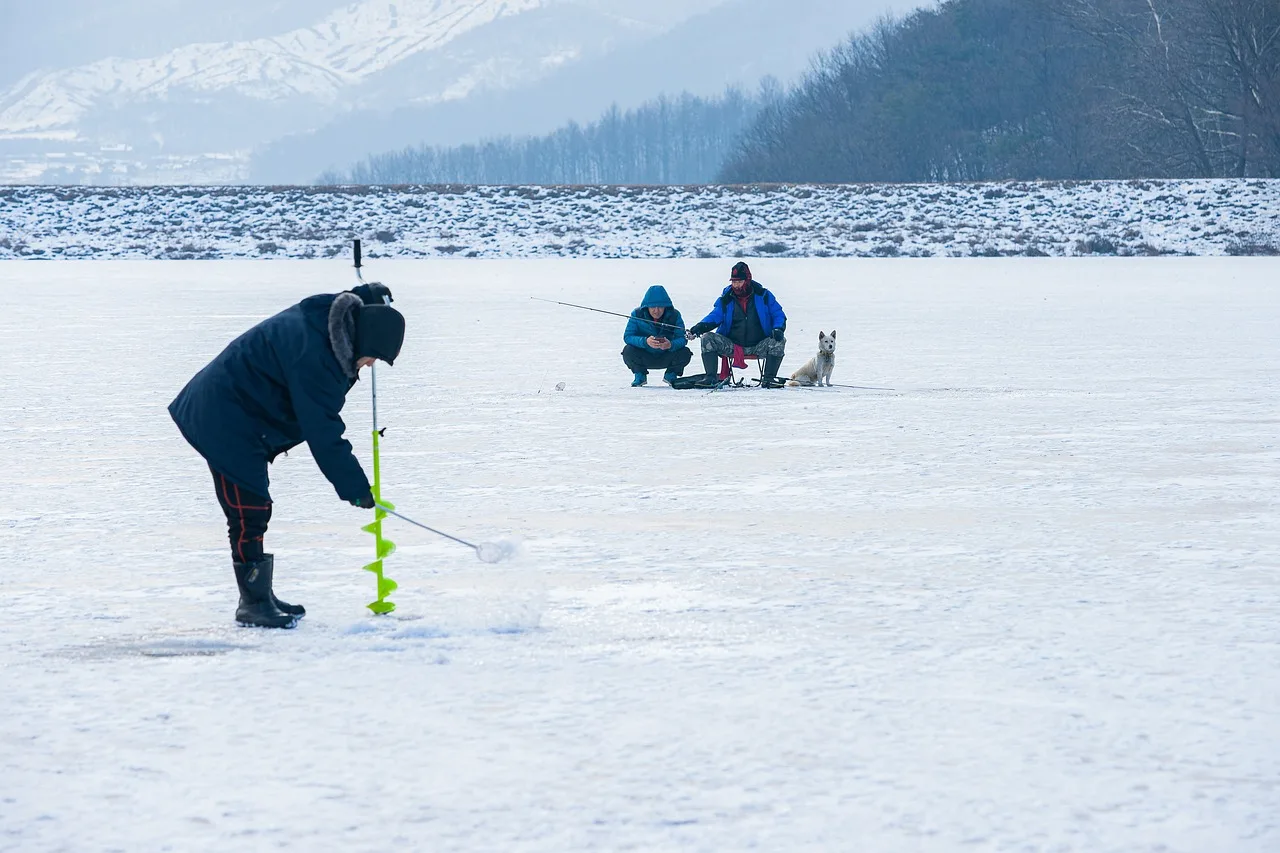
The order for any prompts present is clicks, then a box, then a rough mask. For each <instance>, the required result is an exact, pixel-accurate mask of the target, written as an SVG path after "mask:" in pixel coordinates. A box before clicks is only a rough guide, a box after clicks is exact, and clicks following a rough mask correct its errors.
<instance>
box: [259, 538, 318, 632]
mask: <svg viewBox="0 0 1280 853" xmlns="http://www.w3.org/2000/svg"><path fill="white" fill-rule="evenodd" d="M262 559H264V560H266V561H267V562H269V563H270V564H271V577H272V583H273V584H274V583H275V575H276V555H275V554H263V555H262ZM271 601H272V602H274V603H275V606H276V610H279V611H280V612H281V613H287V614H289V615H290V616H297V617H298V618H299V619H301V618H302V617H303V616H306V615H307V608H305V607H303V606H302V605H301V604H290V603H289V602H287V601H281V600H280V599H278V598H276V591H275V590H274V589H273V590H271Z"/></svg>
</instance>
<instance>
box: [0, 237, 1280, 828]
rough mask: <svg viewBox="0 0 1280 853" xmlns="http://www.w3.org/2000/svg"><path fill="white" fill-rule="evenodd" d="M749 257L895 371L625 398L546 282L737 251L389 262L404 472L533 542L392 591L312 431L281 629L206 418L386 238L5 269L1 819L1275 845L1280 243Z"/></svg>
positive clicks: (483, 536) (419, 499)
mask: <svg viewBox="0 0 1280 853" xmlns="http://www.w3.org/2000/svg"><path fill="white" fill-rule="evenodd" d="M752 267H753V270H754V272H755V273H756V278H757V279H759V280H760V281H762V282H763V283H764V284H765V285H766V286H768V287H770V288H771V289H773V291H774V292H775V294H776V295H777V297H778V299H779V301H780V302H781V303H782V305H783V306H784V308H785V309H786V311H787V313H788V314H789V315H790V318H791V320H790V325H789V330H788V336H789V340H790V343H789V348H788V356H787V359H786V362H785V364H784V372H788V373H789V372H790V371H791V370H794V369H796V368H797V367H799V366H800V364H801V363H803V361H805V360H806V359H808V358H809V357H810V356H811V355H813V353H814V352H815V351H816V339H817V335H818V332H819V330H824V331H830V330H831V329H832V328H833V327H834V328H836V329H838V331H839V343H840V348H839V350H838V352H837V363H836V369H835V374H834V377H833V378H834V381H835V382H838V383H845V384H853V385H882V386H889V387H892V388H893V389H894V390H893V391H858V390H853V389H847V388H835V389H821V390H817V389H786V390H780V391H759V390H740V391H731V392H717V393H713V394H707V393H704V392H691V391H685V392H677V391H672V390H670V389H668V388H666V387H662V386H660V385H659V386H657V387H649V388H644V389H631V388H629V387H627V386H628V382H629V380H630V376H629V374H628V373H627V371H626V370H625V369H624V368H623V366H622V364H621V359H620V357H619V355H618V353H619V351H620V350H621V347H622V341H621V334H622V327H623V324H624V322H625V321H623V320H622V319H618V318H610V317H606V316H602V315H596V314H590V313H587V312H582V311H575V310H572V309H569V308H562V307H559V306H555V305H549V304H546V303H541V302H534V301H532V300H530V299H529V297H530V296H539V297H545V298H550V299H558V300H563V301H568V302H576V303H580V304H585V305H594V306H598V307H600V308H604V309H607V310H613V311H619V312H621V313H627V312H629V311H630V310H631V308H632V307H634V306H635V305H636V304H637V303H638V302H639V299H640V297H641V295H642V294H643V292H644V289H645V288H646V287H647V286H648V285H649V284H652V283H662V284H664V285H665V286H666V287H667V289H668V290H669V291H670V293H671V295H672V297H673V299H674V300H675V302H676V305H677V307H679V308H680V309H681V310H682V312H683V313H684V315H685V317H686V319H687V320H688V321H689V322H691V323H692V322H694V321H696V320H697V319H700V318H701V316H702V315H703V314H704V313H705V312H706V311H707V309H708V308H709V307H710V304H711V300H712V298H713V297H714V295H715V294H717V293H718V292H719V289H720V288H721V287H722V286H723V279H724V278H725V277H726V274H727V271H728V262H727V261H719V260H712V261H702V260H678V261H585V260H578V261H574V260H542V261H461V260H456V261H410V260H400V261H391V260H380V261H375V262H371V264H370V266H369V267H368V268H367V272H368V273H369V274H370V278H378V279H381V280H383V281H384V282H386V283H388V284H389V285H391V287H392V288H393V289H394V291H395V293H396V296H397V307H399V308H400V309H401V310H402V311H403V312H404V313H405V314H406V316H407V317H408V323H409V334H408V338H407V341H406V344H405V347H404V351H403V354H402V356H401V358H400V359H399V360H398V363H397V364H396V366H395V367H394V368H387V367H383V368H381V369H379V371H378V389H379V413H380V421H381V424H380V425H382V426H386V427H388V431H387V436H386V439H385V442H384V444H383V477H384V483H385V494H386V496H387V497H388V498H389V499H390V500H392V501H394V502H395V503H396V504H397V505H398V507H399V508H400V509H401V511H403V512H404V513H405V514H407V515H409V516H410V517H412V518H415V519H418V520H420V521H423V522H425V523H427V524H430V525H432V526H434V527H438V528H440V529H443V530H446V531H449V532H451V533H454V534H457V535H460V536H462V537H464V538H468V539H471V540H472V541H486V540H494V539H499V538H503V537H508V536H520V537H523V548H522V553H521V555H520V556H519V557H518V558H516V559H514V560H511V561H507V562H503V563H499V564H496V565H487V564H484V563H481V562H479V561H478V560H476V559H475V556H474V554H472V553H471V552H470V551H468V550H467V549H465V548H461V547H459V546H457V545H455V544H452V543H450V542H447V541H445V540H442V539H438V538H435V537H432V536H431V535H430V534H428V533H425V532H424V531H421V530H418V529H416V528H413V527H409V526H407V525H405V524H403V523H401V522H398V521H397V520H396V519H388V520H387V522H386V530H387V532H388V534H389V535H390V537H391V538H392V539H394V540H396V541H397V542H398V543H399V545H400V550H399V551H398V552H397V553H396V554H395V555H394V556H392V557H390V558H388V560H387V561H386V571H387V574H388V575H389V576H390V577H392V578H395V579H396V580H397V581H398V582H399V583H400V589H399V590H398V591H397V593H396V594H395V595H394V596H393V597H392V598H393V600H395V601H396V602H397V604H398V609H397V610H396V612H395V614H394V615H393V616H391V617H375V616H373V615H371V614H370V613H369V612H368V611H367V610H365V608H364V605H365V604H366V603H367V602H368V601H371V600H372V599H373V597H374V594H373V579H372V577H371V576H370V575H368V574H367V573H364V572H361V571H360V566H361V565H363V564H364V563H365V562H368V561H369V560H370V559H371V558H372V554H371V551H372V539H371V537H369V536H367V535H366V534H363V533H361V532H360V530H359V528H360V525H361V524H362V523H364V522H366V521H368V520H369V514H368V513H365V512H362V511H360V510H356V509H354V508H352V507H350V506H347V505H345V504H343V503H341V502H339V501H338V499H337V498H336V496H335V495H334V493H333V490H332V488H331V487H330V486H329V485H328V484H327V483H326V482H325V481H324V479H323V478H322V476H321V475H320V473H319V471H318V470H317V469H316V468H315V466H314V464H313V463H312V461H311V460H310V459H309V458H308V455H307V452H306V450H305V448H301V449H299V450H298V451H295V452H294V453H292V454H291V455H290V456H288V457H282V458H281V459H280V460H278V461H277V463H276V464H275V465H274V466H273V468H272V488H273V493H274V497H275V499H276V502H277V503H276V513H275V518H274V521H273V524H272V529H271V532H270V533H269V534H268V540H267V541H268V546H269V548H270V550H272V551H274V553H275V554H276V562H277V584H276V588H277V591H278V592H279V593H280V594H281V595H282V596H283V597H284V598H286V599H287V600H290V601H298V602H301V603H303V604H305V605H306V606H307V608H308V611H309V615H308V616H307V618H306V619H305V620H304V621H303V622H302V623H301V625H300V626H299V627H298V628H297V629H296V630H294V631H288V632H266V631H259V630H252V629H241V628H237V627H236V626H235V625H234V623H233V621H232V615H233V611H234V607H235V586H234V580H233V578H232V573H231V567H230V566H229V565H228V563H229V555H228V554H227V551H226V543H225V533H224V530H225V528H224V527H223V521H222V518H221V513H220V512H219V510H218V507H217V505H216V503H215V501H214V498H213V494H212V482H211V480H210V478H209V475H208V473H207V470H206V469H205V468H204V467H203V464H202V462H201V460H200V459H199V458H198V457H197V456H196V455H195V453H194V452H193V451H192V450H191V449H190V448H189V447H188V446H187V445H186V444H185V443H184V442H183V440H182V438H181V437H180V436H179V434H178V432H177V430H176V429H175V428H174V427H173V425H172V423H171V422H170V420H169V418H168V415H167V413H166V412H165V406H166V405H167V404H168V402H169V400H170V399H171V398H172V397H173V395H174V394H175V393H176V392H177V391H178V390H179V389H180V388H181V387H182V385H183V384H184V383H185V382H186V380H187V379H188V378H189V377H190V376H191V374H193V373H194V372H195V371H196V370H197V369H199V368H200V367H201V366H203V365H204V364H205V363H206V362H207V361H208V360H209V359H210V358H211V357H212V356H214V355H215V354H216V353H217V352H218V351H219V350H220V349H221V347H222V346H223V345H225V344H226V343H227V342H228V341H229V340H230V339H231V338H232V337H234V336H235V335H237V334H239V333H240V332H241V331H243V330H244V329H245V328H247V327H248V326H250V325H252V324H253V323H254V322H256V321H257V320H259V319H261V318H263V317H265V316H268V315H269V314H272V313H274V312H276V311H278V310H280V309H282V308H284V307H286V306H288V305H289V304H291V303H293V302H296V301H297V300H298V299H300V298H302V297H304V296H307V295H310V294H312V293H317V292H324V291H336V290H341V289H343V288H345V287H347V286H348V285H349V284H350V283H351V279H350V270H349V267H347V266H345V262H343V261H341V260H337V259H335V260H332V261H310V262H307V261H274V262H254V261H217V262H198V261H191V262H159V261H156V262H147V261H138V262H111V261H100V262H46V263H37V262H24V261H6V262H3V263H0V303H2V305H3V311H0V355H2V356H3V361H4V363H5V364H6V366H7V367H6V371H5V374H4V376H3V378H0V388H3V394H2V395H0V399H3V411H4V417H3V419H0V471H3V483H4V487H3V490H2V497H0V547H2V549H3V554H4V571H3V573H0V672H2V673H3V675H2V676H0V679H2V681H0V850H21V851H43V850H76V851H85V850H115V849H119V850H163V849H172V850H183V851H189V850H229V849H235V850H260V849H263V850H265V849H297V850H320V849H344V850H385V849H390V848H401V849H419V850H432V851H446V850H458V851H476V850H502V851H568V850H602V851H613V850H645V851H656V850H662V851H665V850H706V851H736V850H744V849H760V850H788V851H790V850H803V851H829V850H867V851H890V853H896V851H903V853H906V851H950V850H959V849H964V850H976V851H985V850H992V851H997V850H998V851H1005V850H1019V851H1022V850H1035V851H1040V850H1044V851H1049V850H1053V851H1068V850H1071V851H1090V853H1097V852H1098V851H1116V853H1121V851H1123V853H1132V851H1157V850H1160V851H1189V853H1190V851H1213V853H1221V852H1222V851H1259V853H1262V851H1275V850H1277V849H1280V523H1278V521H1280V344H1277V340H1280V337H1278V335H1277V330H1278V329H1280V287H1277V285H1276V283H1277V281H1278V280H1280V262H1277V261H1276V260H1272V259H1228V258H1213V259H1187V258H1168V259H1098V260H1089V259H1070V260H1062V259H1026V260H1012V259H1004V260H983V259H974V260H954V259H953V260H944V259H936V260H869V259H863V260H775V261H768V260H756V261H753V262H752ZM695 364H696V359H695ZM657 378H658V377H657V376H656V375H655V376H654V377H653V378H652V380H651V381H654V382H655V383H656V380H657ZM560 383H563V390H556V387H557V385H558V384H560ZM348 400H349V402H348V406H347V409H346V412H345V415H346V420H347V424H348V427H349V429H348V436H349V437H350V438H351V439H352V441H353V443H354V444H355V445H356V450H357V453H358V454H359V456H360V458H361V459H362V461H364V462H365V463H366V465H367V461H368V458H369V439H368V434H369V428H370V419H369V394H368V383H367V381H366V382H362V383H361V384H360V385H358V386H357V387H356V389H354V390H353V391H352V392H351V395H350V396H349V398H348Z"/></svg>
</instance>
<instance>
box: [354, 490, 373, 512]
mask: <svg viewBox="0 0 1280 853" xmlns="http://www.w3.org/2000/svg"><path fill="white" fill-rule="evenodd" d="M351 505H352V506H358V507H360V508H361V509H373V508H374V507H375V506H377V502H376V501H374V499H373V492H369V494H367V495H365V496H364V497H362V498H357V499H356V500H354V501H352V502H351Z"/></svg>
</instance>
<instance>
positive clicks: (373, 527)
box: [354, 240, 399, 614]
mask: <svg viewBox="0 0 1280 853" xmlns="http://www.w3.org/2000/svg"><path fill="white" fill-rule="evenodd" d="M354 252H355V260H356V278H358V279H360V283H361V284H364V276H363V275H361V273H360V241H359V240H356V241H355V246H354ZM383 299H384V300H386V302H387V304H391V300H390V299H387V297H385V296H384V297H383ZM369 385H370V386H371V387H372V389H373V489H372V490H373V500H374V501H375V503H376V504H377V505H378V506H377V507H375V509H374V511H373V522H372V523H371V524H366V525H365V526H364V527H362V528H360V529H361V530H363V531H364V532H365V533H371V534H373V542H374V553H375V554H376V555H377V556H376V558H375V559H374V561H373V562H372V563H370V564H369V565H367V566H365V567H364V570H365V571H366V572H373V576H374V577H376V578H377V579H378V599H377V600H376V601H371V602H369V605H368V606H369V609H370V610H372V611H373V612H374V613H379V614H384V613H390V612H391V611H393V610H395V609H396V605H395V602H394V601H388V600H387V596H388V595H390V594H391V593H393V592H395V591H396V587H398V586H399V584H397V583H396V582H395V581H393V580H392V579H391V578H389V577H387V576H386V575H385V574H383V572H382V561H383V560H384V559H386V558H387V557H390V556H391V555H392V554H394V553H395V551H396V543H394V542H392V541H391V540H390V539H387V538H386V537H384V536H383V535H382V520H383V519H384V518H386V517H387V511H386V510H385V509H383V507H386V508H387V509H395V508H396V505H395V504H393V503H391V502H390V501H387V500H383V498H382V461H381V458H380V445H381V440H382V438H383V434H384V433H385V432H386V431H387V430H386V427H383V428H382V429H378V367H377V365H376V364H375V365H371V366H370V367H369Z"/></svg>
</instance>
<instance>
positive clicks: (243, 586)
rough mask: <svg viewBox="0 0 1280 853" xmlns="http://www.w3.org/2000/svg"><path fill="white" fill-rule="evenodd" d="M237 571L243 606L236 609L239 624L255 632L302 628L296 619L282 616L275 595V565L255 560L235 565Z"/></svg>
mask: <svg viewBox="0 0 1280 853" xmlns="http://www.w3.org/2000/svg"><path fill="white" fill-rule="evenodd" d="M232 566H233V567H234V568H235V570H236V585H237V586H239V587H240V605H239V606H238V607H237V608H236V621H237V622H239V623H240V624H241V625H251V626H253V627H255V628H292V627H293V626H294V625H296V624H298V619H297V617H296V616H290V615H289V614H288V613H281V612H280V608H278V607H276V604H275V600H274V597H273V596H272V595H271V574H272V570H273V565H272V561H271V560H269V559H265V558H264V559H261V560H255V561H254V562H252V563H232Z"/></svg>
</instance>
